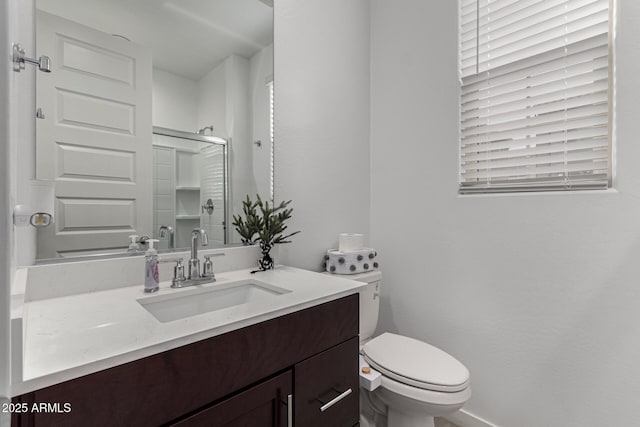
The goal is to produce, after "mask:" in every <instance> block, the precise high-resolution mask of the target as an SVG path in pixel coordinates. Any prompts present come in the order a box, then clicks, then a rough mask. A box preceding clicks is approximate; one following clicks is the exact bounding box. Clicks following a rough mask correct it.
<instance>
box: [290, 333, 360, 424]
mask: <svg viewBox="0 0 640 427" xmlns="http://www.w3.org/2000/svg"><path fill="white" fill-rule="evenodd" d="M294 378H295V379H294V382H295V387H294V388H295V390H296V394H295V401H294V402H295V405H294V407H295V410H294V413H295V417H294V420H295V425H296V426H300V427H316V426H317V427H327V426H331V427H352V426H354V425H356V424H357V423H358V421H359V403H360V402H359V392H360V388H359V378H358V337H354V338H352V339H350V340H349V341H346V342H344V343H342V344H339V345H337V346H335V347H333V348H331V349H329V350H327V351H324V352H322V353H320V354H318V355H317V356H314V357H311V358H309V359H307V360H305V361H303V362H301V363H298V364H296V365H295V367H294Z"/></svg>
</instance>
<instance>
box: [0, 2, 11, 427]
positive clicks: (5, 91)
mask: <svg viewBox="0 0 640 427" xmlns="http://www.w3.org/2000/svg"><path fill="white" fill-rule="evenodd" d="M0 31H1V34H0V58H5V62H4V66H3V67H0V100H1V101H0V403H2V402H5V401H6V400H5V399H7V398H8V396H9V391H10V390H9V381H10V358H11V349H10V347H9V344H10V337H9V309H10V307H9V302H10V284H11V276H12V270H13V265H12V262H11V260H12V256H11V242H12V241H13V237H12V236H11V225H10V217H11V208H10V206H11V202H10V193H11V190H10V185H11V176H10V174H9V158H10V157H9V156H10V150H9V120H10V117H9V109H8V107H9V84H10V73H11V71H10V68H9V64H8V63H7V62H6V58H8V57H9V54H10V53H9V47H10V46H9V5H8V0H0ZM9 422H10V420H9V416H8V414H2V413H0V426H8V425H9Z"/></svg>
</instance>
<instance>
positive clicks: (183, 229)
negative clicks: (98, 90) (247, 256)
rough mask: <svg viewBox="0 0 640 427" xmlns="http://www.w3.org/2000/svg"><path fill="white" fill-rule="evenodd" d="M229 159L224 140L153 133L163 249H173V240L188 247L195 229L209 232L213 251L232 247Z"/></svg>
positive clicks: (157, 228)
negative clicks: (229, 232)
mask: <svg viewBox="0 0 640 427" xmlns="http://www.w3.org/2000/svg"><path fill="white" fill-rule="evenodd" d="M227 153H228V147H227V141H225V140H224V139H221V138H215V137H208V136H202V135H198V134H195V133H188V132H179V131H173V130H170V129H164V128H154V135H153V237H154V238H155V239H158V240H160V242H159V246H158V247H159V248H160V249H171V247H170V244H171V241H172V240H173V246H174V248H187V247H189V245H190V239H191V230H193V229H194V228H196V227H197V228H203V229H205V230H206V231H207V234H208V235H209V246H210V247H217V246H223V245H224V244H226V243H227V242H228V240H229V239H228V234H227V229H226V224H227V212H228V203H227V199H228V196H227V188H228V182H227V177H228V173H227ZM163 228H164V232H163V233H161V229H163ZM171 233H173V236H172V235H171Z"/></svg>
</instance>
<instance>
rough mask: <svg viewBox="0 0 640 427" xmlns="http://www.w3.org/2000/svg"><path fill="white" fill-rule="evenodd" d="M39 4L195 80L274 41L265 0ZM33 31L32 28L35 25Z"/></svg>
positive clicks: (53, 0) (49, 0) (60, 0)
mask: <svg viewBox="0 0 640 427" xmlns="http://www.w3.org/2000/svg"><path fill="white" fill-rule="evenodd" d="M36 4H37V7H38V9H41V10H44V11H46V12H49V13H52V14H55V15H58V16H62V17H64V18H67V19H70V20H72V21H76V22H80V23H82V24H84V25H87V26H89V27H92V28H95V29H97V30H100V31H103V32H106V33H109V34H117V35H121V36H124V37H126V38H128V39H129V40H131V41H132V42H135V43H137V44H140V45H143V46H146V47H148V48H150V49H151V52H152V55H153V66H154V67H157V68H160V69H163V70H165V71H169V72H171V73H174V74H177V75H180V76H183V77H186V78H189V79H191V80H200V79H201V78H202V77H203V76H204V75H206V74H207V73H208V72H209V71H210V70H211V69H213V68H215V67H216V66H217V65H219V64H220V63H221V62H222V61H223V60H224V59H225V58H227V57H228V56H229V55H231V54H237V55H240V56H243V57H245V58H249V57H251V56H253V55H254V54H255V53H257V52H258V51H260V50H261V49H263V48H264V47H266V46H268V45H270V44H271V43H272V42H273V8H272V7H270V6H269V5H268V4H269V1H266V0H37V2H36ZM36 31H37V30H36Z"/></svg>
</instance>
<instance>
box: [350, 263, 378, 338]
mask: <svg viewBox="0 0 640 427" xmlns="http://www.w3.org/2000/svg"><path fill="white" fill-rule="evenodd" d="M344 277H345V278H348V279H352V280H357V281H359V282H364V283H366V284H367V286H366V287H365V288H363V289H362V290H360V342H362V341H364V340H366V339H369V338H371V337H372V336H373V333H374V332H375V330H376V326H377V324H378V313H379V311H380V282H381V280H382V273H381V272H379V271H371V272H367V273H360V274H354V275H350V276H344Z"/></svg>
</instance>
